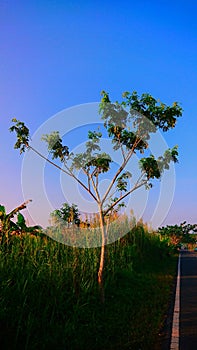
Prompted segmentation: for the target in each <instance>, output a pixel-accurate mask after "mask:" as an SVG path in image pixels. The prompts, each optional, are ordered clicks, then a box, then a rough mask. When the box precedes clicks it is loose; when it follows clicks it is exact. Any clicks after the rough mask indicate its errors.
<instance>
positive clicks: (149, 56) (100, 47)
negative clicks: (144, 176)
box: [0, 0, 197, 224]
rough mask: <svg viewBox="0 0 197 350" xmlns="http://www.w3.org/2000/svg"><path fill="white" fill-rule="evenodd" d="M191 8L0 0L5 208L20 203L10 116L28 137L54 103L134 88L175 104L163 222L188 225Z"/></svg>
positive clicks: (195, 183)
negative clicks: (175, 155)
mask: <svg viewBox="0 0 197 350" xmlns="http://www.w3.org/2000/svg"><path fill="white" fill-rule="evenodd" d="M196 13H197V4H196V1H191V0H188V1H181V0H179V1H178V0H177V1H176V0H175V1H168V0H166V1H165V0H161V1H154V0H153V1H151V0H150V1H145V0H144V1H122V2H120V1H116V2H114V1H111V0H110V1H105V2H100V1H28V2H27V1H17V2H13V1H3V0H2V1H0V122H1V123H0V163H1V173H0V202H1V203H2V204H4V205H5V206H6V207H7V208H8V210H11V209H12V208H13V207H14V206H17V205H18V204H20V203H21V202H23V195H22V189H21V164H22V156H20V155H19V152H17V151H16V150H13V145H14V141H15V139H14V135H12V134H10V133H9V131H8V128H9V127H10V125H11V119H12V117H16V118H17V119H20V120H23V121H25V122H26V124H27V125H28V126H29V128H30V130H31V133H32V134H33V133H34V132H35V131H36V130H37V129H38V128H39V127H40V125H41V124H43V123H44V122H45V121H46V120H48V118H50V117H51V116H53V115H54V114H55V113H57V112H59V111H61V110H62V109H65V108H69V107H72V106H75V105H79V104H84V103H90V102H97V101H99V99H100V91H101V90H103V89H104V90H106V91H108V92H109V93H110V96H111V99H112V100H116V99H120V97H121V93H122V92H123V91H126V90H127V91H133V90H137V91H138V92H139V94H141V93H143V92H149V93H150V94H152V95H153V96H154V97H155V98H158V99H160V100H161V101H163V102H165V103H166V104H171V103H172V102H173V101H178V102H180V103H181V104H182V107H183V109H184V113H183V117H182V118H181V119H180V120H179V121H178V124H177V126H176V128H175V129H174V130H172V131H170V132H169V134H165V139H166V142H167V144H168V145H169V146H170V147H172V146H174V145H175V144H178V145H179V164H178V165H176V190H175V195H174V201H173V203H172V206H171V208H170V211H169V213H168V215H167V217H166V219H165V221H164V224H175V223H179V222H181V221H183V220H186V221H188V222H190V223H192V222H197V212H196V208H197V176H196V171H197V165H196V105H195V102H196V100H197V99H196V97H197V96H196V95H197V93H196V91H197V63H196V62H197V59H196V56H197V55H196V54H197V40H196V38H197V25H196ZM54 186H55V184H54ZM32 199H33V198H32ZM54 200H55V201H57V202H58V200H57V199H54ZM37 205H38V207H39V203H37ZM60 205H61V203H60ZM150 208H151V204H150ZM24 213H25V212H24Z"/></svg>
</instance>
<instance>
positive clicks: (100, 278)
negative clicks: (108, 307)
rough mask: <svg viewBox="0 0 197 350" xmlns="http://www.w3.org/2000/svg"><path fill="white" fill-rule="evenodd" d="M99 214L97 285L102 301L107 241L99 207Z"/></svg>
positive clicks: (103, 296)
mask: <svg viewBox="0 0 197 350" xmlns="http://www.w3.org/2000/svg"><path fill="white" fill-rule="evenodd" d="M99 215H100V228H101V236H102V245H101V255H100V265H99V270H98V285H99V289H100V296H101V301H102V302H103V303H104V301H105V291H104V283H103V274H104V268H105V255H106V254H105V249H106V242H107V231H106V226H105V219H104V215H103V211H102V208H99Z"/></svg>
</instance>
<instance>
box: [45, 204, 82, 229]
mask: <svg viewBox="0 0 197 350" xmlns="http://www.w3.org/2000/svg"><path fill="white" fill-rule="evenodd" d="M51 217H52V220H53V221H54V222H55V223H58V222H60V221H63V222H66V223H67V225H68V227H69V226H70V224H76V225H79V224H80V219H79V210H78V208H77V205H75V204H72V205H71V206H70V205H69V204H68V203H64V204H63V205H62V207H61V208H60V209H56V210H54V211H53V212H52V213H51Z"/></svg>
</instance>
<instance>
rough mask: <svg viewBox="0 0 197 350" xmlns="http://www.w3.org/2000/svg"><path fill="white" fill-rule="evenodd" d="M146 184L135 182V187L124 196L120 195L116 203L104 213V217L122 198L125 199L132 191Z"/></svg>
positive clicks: (144, 182) (145, 181)
mask: <svg viewBox="0 0 197 350" xmlns="http://www.w3.org/2000/svg"><path fill="white" fill-rule="evenodd" d="M146 183H147V180H144V181H143V182H141V183H138V182H136V184H135V186H134V187H133V188H132V189H131V190H130V191H128V192H127V193H125V194H124V195H122V196H121V197H120V198H118V199H117V201H115V202H114V203H113V204H112V205H111V206H110V207H109V208H108V209H107V210H106V211H105V212H104V216H105V215H107V213H108V212H109V211H110V210H111V209H113V208H114V207H115V206H116V205H117V204H118V203H119V202H120V201H121V200H123V199H124V198H126V197H127V196H128V195H129V194H131V193H132V192H133V191H135V190H137V188H139V187H141V186H143V185H145V184H146Z"/></svg>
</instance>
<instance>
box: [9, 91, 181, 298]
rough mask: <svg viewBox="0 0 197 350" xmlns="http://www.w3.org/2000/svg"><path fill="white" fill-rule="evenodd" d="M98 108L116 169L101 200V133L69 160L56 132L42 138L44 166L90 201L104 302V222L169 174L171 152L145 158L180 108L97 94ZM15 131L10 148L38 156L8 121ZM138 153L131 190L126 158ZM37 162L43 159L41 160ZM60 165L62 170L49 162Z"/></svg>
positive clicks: (24, 132)
mask: <svg viewBox="0 0 197 350" xmlns="http://www.w3.org/2000/svg"><path fill="white" fill-rule="evenodd" d="M101 96H102V99H101V103H100V109H99V113H100V115H101V119H102V120H103V122H104V128H105V132H107V135H108V138H109V139H110V140H111V142H112V145H113V149H114V151H115V152H120V154H121V157H122V163H121V165H120V166H119V168H118V169H117V170H115V171H114V175H113V177H112V178H111V181H110V184H109V186H108V188H107V190H106V192H105V193H104V194H101V193H100V191H99V182H100V179H101V178H102V174H103V173H106V172H108V171H109V169H110V168H111V169H112V168H113V166H112V165H113V159H112V158H111V157H110V155H109V154H107V153H105V152H103V151H102V150H101V147H100V140H101V137H102V132H101V131H100V130H94V131H92V130H91V131H89V132H88V141H87V142H86V149H85V151H84V152H82V153H78V154H73V153H72V152H70V151H69V147H68V146H65V145H63V141H62V139H61V137H60V135H59V132H58V131H54V132H52V133H51V134H47V135H43V140H44V141H46V142H47V145H48V150H49V152H50V154H51V156H52V160H49V159H47V158H45V157H44V158H45V159H46V161H49V162H50V163H52V164H53V165H55V166H56V167H58V168H59V169H60V170H62V171H63V172H64V173H66V174H67V175H68V176H71V177H72V178H74V179H75V180H76V182H77V183H78V184H80V185H81V186H82V187H83V188H84V189H85V190H86V191H87V192H88V193H89V195H90V196H91V197H92V198H93V199H94V201H95V202H96V203H97V206H98V213H99V219H100V229H101V235H102V245H101V254H100V265H99V270H98V284H99V287H100V290H101V296H102V300H103V301H104V286H103V272H104V267H105V246H106V243H107V230H106V221H107V219H106V218H107V216H108V215H109V213H110V212H111V211H113V210H115V208H119V207H121V206H122V205H124V202H123V200H124V199H125V198H126V197H127V196H129V195H130V194H131V193H132V192H133V191H135V190H137V189H138V188H140V187H142V186H146V188H147V189H148V188H151V187H152V180H154V179H159V178H160V177H161V175H162V173H163V171H164V170H166V169H169V164H170V162H171V161H172V162H177V161H178V159H177V157H178V150H177V146H175V147H173V148H172V149H167V150H166V151H165V153H164V154H163V155H161V156H160V157H158V159H156V158H155V157H154V155H152V154H148V155H147V156H143V155H144V153H145V152H146V153H147V150H148V145H149V140H150V134H151V133H155V132H156V131H157V130H161V131H163V132H167V131H168V130H170V129H172V128H174V127H175V125H176V121H177V118H178V117H180V116H181V115H182V108H181V107H180V106H179V105H178V103H177V102H174V103H173V105H172V106H167V105H165V104H164V103H161V102H159V101H157V100H156V99H155V98H153V97H152V96H151V95H150V94H142V95H141V97H139V96H138V94H137V92H135V91H134V92H133V93H129V92H125V93H123V95H122V97H123V100H122V101H121V102H115V103H112V102H111V101H110V98H109V94H108V93H106V92H105V91H102V92H101ZM13 122H14V123H15V125H13V126H12V127H11V128H10V131H15V132H16V134H17V142H16V144H15V146H14V147H15V148H18V149H20V153H23V152H24V151H25V150H26V149H32V150H33V151H35V152H36V153H37V154H39V155H40V156H42V155H41V154H40V153H39V152H38V151H37V150H35V149H34V148H33V147H32V146H31V145H30V143H29V140H30V136H29V129H28V128H27V127H26V126H25V124H24V123H23V122H20V121H18V120H16V119H13ZM135 153H138V154H139V157H141V159H140V161H139V168H140V170H141V174H140V176H139V178H138V179H137V181H136V182H135V183H134V185H133V186H131V181H130V179H131V177H132V174H131V173H130V172H128V171H126V166H127V164H128V163H129V161H130V159H131V158H132V156H133V155H134V154H135ZM42 157H43V156H42ZM57 159H59V161H60V162H61V163H62V164H63V165H64V168H63V169H62V168H61V167H60V166H58V165H57V164H56V163H55V162H54V160H57ZM76 170H82V171H83V173H84V175H85V178H86V180H85V181H84V180H82V179H81V178H80V177H77V175H76Z"/></svg>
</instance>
